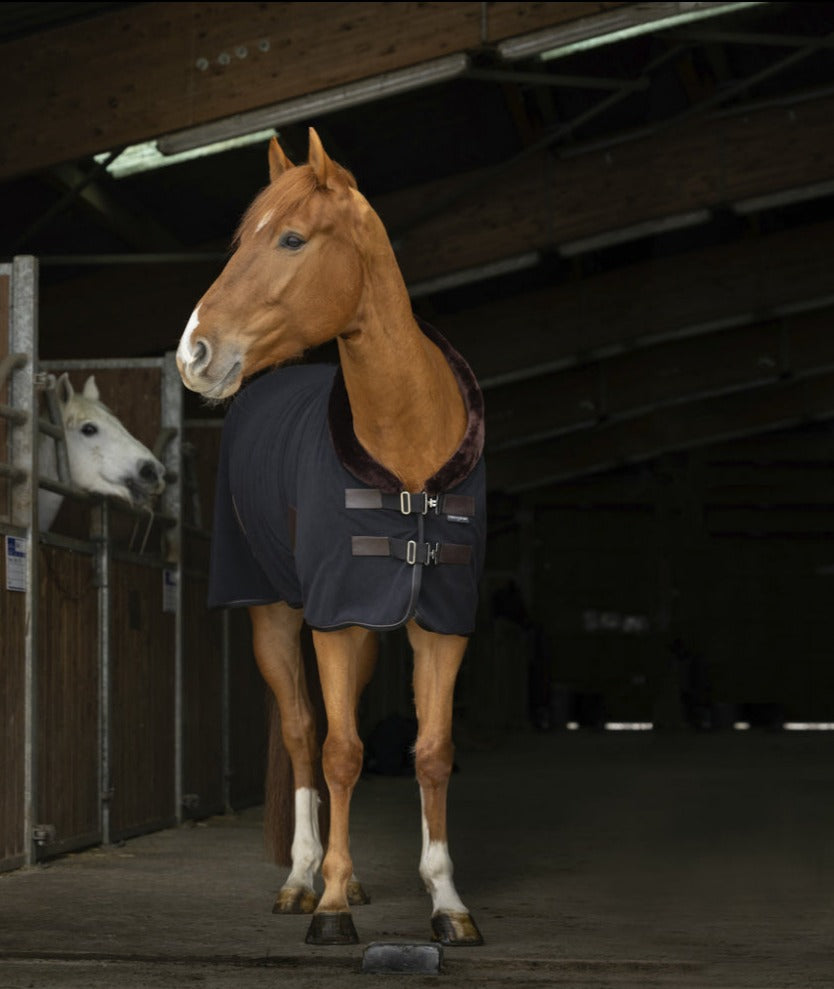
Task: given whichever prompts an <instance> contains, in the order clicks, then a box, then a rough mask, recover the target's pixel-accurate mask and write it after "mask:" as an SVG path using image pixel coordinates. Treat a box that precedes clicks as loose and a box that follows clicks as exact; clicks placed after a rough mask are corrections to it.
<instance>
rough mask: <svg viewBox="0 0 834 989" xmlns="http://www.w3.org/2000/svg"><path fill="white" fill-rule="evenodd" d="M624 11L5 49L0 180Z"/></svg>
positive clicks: (231, 7) (458, 17) (146, 30)
mask: <svg viewBox="0 0 834 989" xmlns="http://www.w3.org/2000/svg"><path fill="white" fill-rule="evenodd" d="M621 6H628V5H626V4H620V3H545V4H543V3H523V2H517V3H492V4H482V3H471V2H466V3H461V2H449V3H385V4H380V3H365V2H359V3H317V4H311V3H200V4H195V3H141V4H132V5H130V6H128V7H126V8H123V9H119V10H114V11H112V12H109V13H104V14H102V15H100V16H97V17H96V18H94V19H92V20H84V21H80V22H76V23H72V24H68V25H64V26H62V27H57V28H53V29H51V30H46V31H42V32H40V33H38V34H37V35H34V36H28V37H24V38H22V39H19V40H14V41H10V42H6V43H5V44H3V45H0V85H2V88H3V91H4V92H5V93H6V94H7V95H8V98H7V99H6V100H5V101H4V104H3V108H2V111H0V120H2V130H3V143H2V147H0V179H3V178H9V177H12V176H15V175H21V174H25V173H28V172H32V171H36V170H40V169H42V168H45V167H48V166H51V165H55V164H58V163H60V162H64V161H71V160H77V159H79V158H82V157H84V156H87V155H91V154H94V153H96V152H102V151H108V150H113V149H116V148H119V147H122V146H124V145H128V144H134V143H136V142H138V141H144V140H150V139H153V138H156V137H159V136H162V135H164V134H167V133H170V132H174V131H178V130H181V129H184V128H189V127H194V126H197V125H200V124H204V123H209V122H211V121H216V120H219V119H222V118H224V117H228V116H231V115H234V114H238V113H242V112H246V111H248V110H252V109H256V108H258V107H265V106H270V105H272V104H274V103H278V102H282V101H287V100H291V99H295V98H298V97H300V96H305V95H309V94H311V93H315V92H319V91H322V90H326V89H329V88H334V87H338V86H341V85H345V84H348V83H351V82H355V81H357V80H359V79H365V78H369V77H373V76H377V75H380V74H382V73H386V72H391V71H396V70H399V69H403V68H406V67H409V66H414V65H419V64H420V63H422V62H426V61H428V60H431V59H436V58H438V57H440V56H443V55H449V54H453V53H457V52H465V51H470V50H475V49H479V48H480V47H482V46H483V45H489V44H494V43H497V42H500V41H503V40H505V39H506V38H508V37H514V36H516V35H520V34H525V33H527V32H532V31H536V30H538V29H540V28H545V27H552V26H556V25H560V24H567V23H570V22H572V21H575V20H578V19H582V18H588V17H593V16H594V15H596V14H600V13H604V12H605V11H606V10H608V9H609V8H611V7H621ZM12 94H13V98H12Z"/></svg>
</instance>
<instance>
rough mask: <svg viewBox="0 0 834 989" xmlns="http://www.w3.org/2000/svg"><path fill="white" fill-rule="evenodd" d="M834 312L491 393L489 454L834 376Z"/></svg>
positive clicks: (639, 353) (674, 345) (683, 343)
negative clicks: (791, 381)
mask: <svg viewBox="0 0 834 989" xmlns="http://www.w3.org/2000/svg"><path fill="white" fill-rule="evenodd" d="M833 319H834V308H828V309H823V310H819V311H817V312H813V313H803V314H800V315H795V316H791V317H786V318H784V319H782V320H777V321H772V322H767V323H756V324H752V325H748V326H743V327H738V328H734V329H728V330H723V331H721V332H716V333H712V334H709V335H706V336H702V337H695V338H693V339H688V340H680V341H674V342H670V343H667V344H662V345H660V346H657V347H650V348H645V349H641V350H636V351H633V352H631V353H627V354H621V355H618V356H616V357H612V358H610V359H608V360H604V361H600V362H595V363H593V364H588V365H585V366H583V367H575V368H568V369H566V370H564V371H560V372H556V373H553V374H549V375H543V376H542V377H539V378H536V379H533V380H530V381H524V382H519V383H517V384H512V385H505V386H503V387H501V388H495V389H492V390H491V391H489V392H488V394H487V402H486V408H487V443H488V450H490V451H498V450H502V449H518V448H519V447H526V446H529V445H530V444H531V443H534V442H537V441H541V440H542V439H545V438H547V437H548V436H551V437H554V436H558V435H565V434H567V433H571V432H577V431H585V430H588V429H590V428H594V427H596V426H598V425H602V426H605V425H606V424H608V423H611V422H615V421H625V420H628V419H635V418H637V417H638V416H640V415H642V414H644V413H646V412H649V411H653V410H655V409H661V408H666V409H668V412H669V415H670V416H674V415H675V414H676V410H677V408H678V407H680V406H681V405H683V404H685V403H690V402H693V401H695V400H698V399H707V398H709V399H714V398H718V397H719V396H722V395H728V394H730V393H733V392H741V391H746V390H751V389H759V388H761V387H762V386H764V385H770V384H776V383H778V382H779V381H782V380H784V379H786V378H789V377H801V376H808V375H814V374H817V373H819V372H820V371H821V370H822V369H823V368H828V369H830V370H831V371H834V335H832V334H831V332H830V328H831V324H832V320H833Z"/></svg>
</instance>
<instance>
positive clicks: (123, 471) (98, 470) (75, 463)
mask: <svg viewBox="0 0 834 989" xmlns="http://www.w3.org/2000/svg"><path fill="white" fill-rule="evenodd" d="M56 391H57V395H58V405H59V407H60V409H61V419H62V421H63V424H64V433H65V435H66V440H67V458H68V460H69V469H70V474H71V476H72V480H73V482H74V483H75V484H77V485H78V487H80V488H83V489H84V490H85V491H92V492H95V493H97V494H107V495H114V496H115V497H117V498H121V499H123V500H124V501H127V502H129V503H130V504H131V505H133V506H134V507H136V508H147V507H150V505H151V503H152V501H153V499H154V498H155V497H156V496H157V495H158V494H160V492H161V491H162V490H163V489H164V487H165V480H164V479H165V467H164V466H163V465H162V464H161V463H160V462H159V461H158V460H157V459H156V457H155V456H154V455H153V454H152V453H151V451H150V450H148V448H147V447H145V446H144V445H143V444H142V443H140V442H139V440H137V439H136V437H135V436H132V435H131V434H130V433H129V432H128V431H127V430H126V429H125V427H124V426H123V425H122V424H121V423H120V422H119V420H118V419H117V418H116V417H115V416H114V415H113V413H112V412H111V411H110V410H109V409H108V408H107V406H106V405H104V404H103V403H102V402H101V399H100V398H99V391H98V388H97V387H96V382H95V378H94V377H93V376H92V375H90V377H88V378H87V381H86V382H85V384H84V388H83V390H82V391H81V392H77V391H75V389H74V388H73V387H72V384H71V382H70V379H69V376H68V375H67V374H62V375H61V376H60V378H58V381H57V383H56Z"/></svg>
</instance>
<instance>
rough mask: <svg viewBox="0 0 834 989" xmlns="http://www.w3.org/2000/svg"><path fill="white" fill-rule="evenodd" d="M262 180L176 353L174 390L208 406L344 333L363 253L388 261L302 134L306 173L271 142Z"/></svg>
mask: <svg viewBox="0 0 834 989" xmlns="http://www.w3.org/2000/svg"><path fill="white" fill-rule="evenodd" d="M269 171H270V180H271V181H270V184H269V185H268V186H267V187H266V188H265V189H264V190H263V191H262V192H261V193H260V194H259V195H258V196H257V198H256V199H255V200H254V202H253V203H252V205H251V206H250V207H249V209H248V211H247V213H246V215H245V216H244V218H243V221H242V222H241V224H240V227H239V228H238V231H237V235H236V237H235V251H234V253H233V254H232V256H231V257H230V259H229V261H228V263H227V264H226V267H225V268H224V269H223V271H222V272H221V273H220V276H219V277H218V278H217V280H216V281H215V282H214V284H213V285H212V286H211V287H210V288H209V290H208V291H207V292H206V294H205V295H204V296H203V297H202V299H201V300H200V302H199V304H198V305H197V308H196V309H195V310H194V312H193V314H192V316H191V319H190V320H189V322H188V325H187V327H186V328H185V332H184V333H183V335H182V338H181V340H180V344H179V348H178V350H177V366H178V367H179V370H180V375H181V376H182V380H183V382H184V383H185V385H186V386H187V387H188V388H190V389H191V390H192V391H196V392H199V393H200V394H202V395H204V396H206V397H207V398H209V399H222V398H226V397H227V396H229V395H233V394H234V393H235V392H236V391H237V390H238V388H239V387H240V385H241V383H242V381H243V380H244V378H246V377H248V376H249V375H251V374H254V373H255V372H257V371H260V370H262V369H263V368H266V367H271V366H274V365H277V364H282V363H284V362H286V361H288V360H292V359H294V358H297V357H299V356H300V355H301V354H303V353H304V351H305V350H307V349H309V348H310V347H315V346H318V345H320V344H322V343H324V342H325V341H327V340H332V339H333V338H335V337H338V336H341V335H343V334H347V333H350V332H351V329H352V327H353V325H354V324H355V321H356V319H357V316H358V313H359V312H360V310H361V308H362V298H363V291H364V287H365V280H366V276H367V271H368V268H369V265H368V264H367V263H366V259H367V257H368V255H369V252H371V251H373V252H378V251H380V250H384V249H387V250H388V251H389V252H390V245H389V243H388V239H387V236H385V232H384V229H383V228H382V224H381V222H380V221H379V219H378V217H377V216H376V214H375V213H374V212H373V210H372V209H371V207H370V206H369V205H368V203H367V201H366V200H365V199H364V197H363V196H362V195H361V194H360V193H359V192H358V191H357V188H356V182H355V180H354V178H353V176H352V175H351V174H350V173H349V172H348V171H347V170H346V169H344V168H342V167H341V166H340V165H338V164H336V163H335V162H334V161H332V159H330V158H329V157H328V155H327V154H326V152H325V151H324V149H323V147H322V145H321V141H320V140H319V138H318V135H317V134H316V132H315V131H314V130H312V128H311V129H310V145H309V153H308V162H307V164H305V165H299V166H294V165H293V164H292V163H291V162H290V161H289V159H288V158H287V157H286V155H285V154H284V152H283V151H282V150H281V147H280V145H279V144H278V141H277V140H276V139H275V138H273V139H272V141H271V142H270V146H269ZM383 245H384V246H383ZM391 257H392V261H393V254H392V255H391ZM393 268H394V269H395V270H397V272H398V269H396V264H395V263H394V264H393Z"/></svg>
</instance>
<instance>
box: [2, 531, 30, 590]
mask: <svg viewBox="0 0 834 989" xmlns="http://www.w3.org/2000/svg"><path fill="white" fill-rule="evenodd" d="M27 552H28V544H27V540H25V539H21V538H20V537H19V536H6V590H7V591H25V590H26V554H27Z"/></svg>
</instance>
